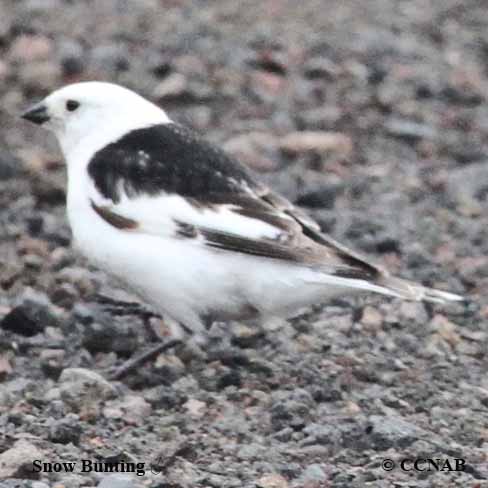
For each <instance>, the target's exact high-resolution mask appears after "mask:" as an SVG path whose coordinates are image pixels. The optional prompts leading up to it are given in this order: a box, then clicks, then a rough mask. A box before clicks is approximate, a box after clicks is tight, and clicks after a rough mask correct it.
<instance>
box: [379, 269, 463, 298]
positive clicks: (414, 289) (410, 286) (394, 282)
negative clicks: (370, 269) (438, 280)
mask: <svg viewBox="0 0 488 488" xmlns="http://www.w3.org/2000/svg"><path fill="white" fill-rule="evenodd" d="M380 284H381V286H382V287H384V288H386V289H388V290H389V291H391V292H392V294H394V295H396V296H398V297H400V298H404V299H405V300H413V301H425V302H431V303H447V302H463V301H466V299H465V298H464V297H462V296H461V295H456V294H454V293H449V292H447V291H441V290H435V289H434V288H428V287H426V286H422V285H419V284H418V283H413V282H411V281H407V280H403V279H401V278H396V277H394V276H387V277H384V278H383V280H382V282H381V283H380Z"/></svg>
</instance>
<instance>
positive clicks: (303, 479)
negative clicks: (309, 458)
mask: <svg viewBox="0 0 488 488" xmlns="http://www.w3.org/2000/svg"><path fill="white" fill-rule="evenodd" d="M327 480H328V476H327V474H326V473H325V471H324V469H323V468H322V466H321V465H320V464H310V465H308V466H307V467H306V468H305V470H304V471H303V473H302V474H301V475H300V477H299V478H298V480H296V481H295V482H294V483H293V486H294V487H296V488H306V487H320V486H324V485H325V483H326V482H327Z"/></svg>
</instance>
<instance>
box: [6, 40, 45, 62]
mask: <svg viewBox="0 0 488 488" xmlns="http://www.w3.org/2000/svg"><path fill="white" fill-rule="evenodd" d="M51 51H52V41H51V40H49V39H48V38H47V37H43V36H31V35H23V36H19V37H17V39H15V41H14V42H13V43H12V45H11V46H10V53H9V54H10V57H11V59H13V60H15V61H21V62H22V63H32V62H33V61H39V60H43V59H47V58H48V57H49V56H50V54H51Z"/></svg>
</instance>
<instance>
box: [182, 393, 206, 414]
mask: <svg viewBox="0 0 488 488" xmlns="http://www.w3.org/2000/svg"><path fill="white" fill-rule="evenodd" d="M183 407H185V409H186V410H187V411H188V413H189V414H190V415H193V416H195V417H201V416H203V415H204V411H203V410H204V409H205V408H206V407H207V404H206V403H205V402H201V401H200V400H197V399H196V398H190V399H188V401H187V402H186V403H185V404H184V405H183Z"/></svg>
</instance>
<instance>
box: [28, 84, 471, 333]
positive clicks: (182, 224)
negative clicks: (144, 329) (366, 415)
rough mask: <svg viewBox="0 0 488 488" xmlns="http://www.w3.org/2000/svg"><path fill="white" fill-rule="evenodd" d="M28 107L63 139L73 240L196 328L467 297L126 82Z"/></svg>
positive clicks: (78, 87)
mask: <svg viewBox="0 0 488 488" xmlns="http://www.w3.org/2000/svg"><path fill="white" fill-rule="evenodd" d="M23 117H24V118H25V119H27V120H30V121H31V122H34V123H36V124H39V125H42V126H43V127H46V128H48V129H50V130H52V131H53V132H54V134H55V135H56V137H57V139H58V141H59V144H60V146H61V149H62V152H63V155H64V157H65V159H66V163H67V168H68V192H67V209H68V218H69V222H70V225H71V228H72V231H73V237H74V243H75V245H76V246H77V247H78V248H79V250H81V252H82V253H83V254H84V255H86V257H88V258H89V259H90V260H92V261H93V262H94V263H95V264H96V265H98V266H99V267H100V268H102V269H104V270H106V271H107V272H108V273H110V274H112V275H114V276H116V277H117V278H118V279H120V280H122V281H123V282H125V283H126V285H127V286H128V287H130V289H132V290H133V291H134V292H136V293H137V294H138V295H139V296H140V297H141V298H142V299H143V300H145V301H146V302H148V303H149V304H151V305H152V306H153V307H154V308H155V309H156V310H157V311H159V312H161V313H162V314H166V315H167V316H169V317H171V318H172V319H174V320H176V321H177V322H179V323H180V324H182V325H183V326H185V328H188V329H190V330H192V331H194V332H197V333H199V332H202V331H203V330H204V329H205V327H206V326H207V325H208V324H209V323H210V322H211V321H213V320H220V321H223V320H224V321H225V320H232V319H239V320H240V319H243V320H245V319H254V318H264V319H266V318H268V317H271V316H283V317H286V316H288V315H290V314H293V313H294V312H296V310H298V309H300V308H303V307H305V306H309V305H312V304H317V303H321V302H326V301H327V300H329V299H331V298H333V297H338V296H343V295H345V294H348V293H352V292H357V291H364V292H366V291H372V292H377V293H382V294H384V295H390V296H394V297H400V298H404V299H408V300H426V301H431V302H447V301H457V300H463V298H462V297H461V296H458V295H455V294H452V293H447V292H444V291H438V290H434V289H431V288H427V287H424V286H422V285H419V284H416V283H413V282H410V281H406V280H403V279H401V278H397V277H394V276H391V275H390V274H389V273H388V272H387V271H386V270H384V269H382V268H380V267H378V266H376V265H374V264H371V263H370V262H368V261H367V260H366V259H365V258H364V257H363V256H360V255H359V254H356V253H354V252H352V251H350V250H349V249H347V248H346V247H345V246H343V245H341V244H339V243H337V242H336V241H334V240H333V239H331V238H330V237H328V236H326V235H324V234H323V233H321V231H320V228H319V226H318V225H317V223H315V222H314V221H313V220H312V219H310V218H309V217H308V216H307V215H305V214H304V213H303V212H302V211H300V210H299V209H298V208H296V207H295V206H294V205H292V204H291V203H290V202H289V201H288V200H286V199H285V198H283V197H281V196H279V195H278V194H276V193H274V192H273V191H272V190H270V189H269V188H268V187H266V186H265V185H263V184H262V183H260V182H259V181H257V180H256V179H255V178H254V177H253V176H252V175H251V174H250V173H249V171H248V170H247V169H246V168H245V167H244V166H242V165H241V164H240V163H239V162H237V161H236V160H235V159H233V158H232V157H230V156H228V155H226V154H225V153H224V152H222V151H221V150H220V149H218V148H217V147H214V146H213V145H211V144H210V143H208V142H206V141H205V140H203V139H202V138H200V137H199V136H198V135H196V134H195V133H194V132H192V131H191V130H189V129H187V128H184V127H182V126H180V125H178V124H176V123H174V122H173V121H172V120H171V119H170V118H169V117H168V115H167V114H166V113H165V112H164V111H163V110H162V109H161V108H159V107H158V106H156V105H155V104H153V103H151V102H149V101H147V100H145V99H144V98H142V97H141V96H139V95H137V94H136V93H134V92H132V91H130V90H128V89H126V88H123V87H121V86H118V85H113V84H110V83H102V82H84V83H76V84H73V85H68V86H66V87H63V88H61V89H59V90H57V91H54V92H53V93H52V94H51V95H49V96H48V97H46V98H45V99H44V100H43V101H41V102H40V103H39V104H37V105H35V106H34V107H32V108H31V109H29V110H28V111H27V112H25V113H24V114H23Z"/></svg>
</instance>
